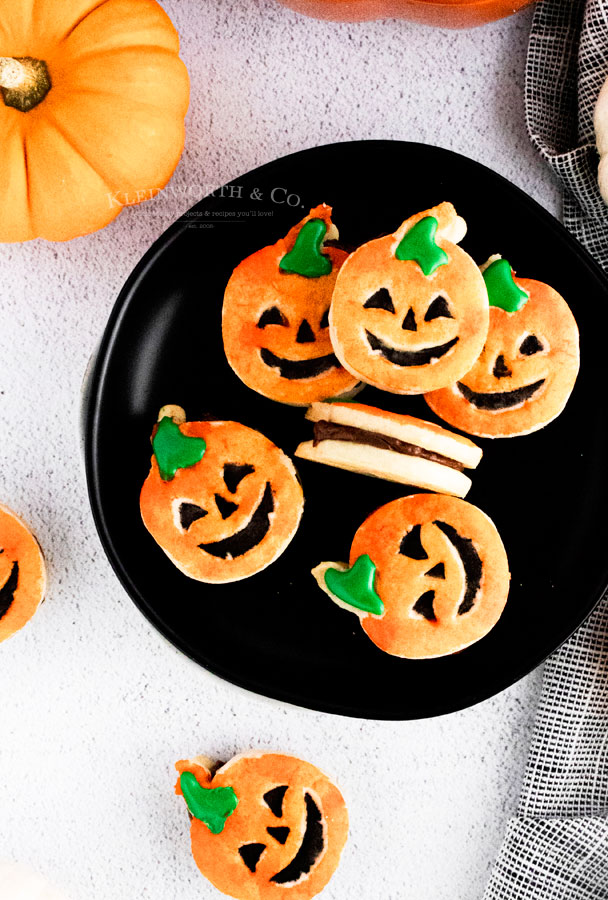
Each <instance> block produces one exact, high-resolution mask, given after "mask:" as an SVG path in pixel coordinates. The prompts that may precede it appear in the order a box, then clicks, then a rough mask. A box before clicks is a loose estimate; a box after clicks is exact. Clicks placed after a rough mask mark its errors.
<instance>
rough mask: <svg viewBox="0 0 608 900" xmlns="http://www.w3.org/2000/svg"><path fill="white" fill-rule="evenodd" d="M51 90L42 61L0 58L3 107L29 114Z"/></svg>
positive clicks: (27, 57)
mask: <svg viewBox="0 0 608 900" xmlns="http://www.w3.org/2000/svg"><path fill="white" fill-rule="evenodd" d="M50 89H51V76H50V75H49V70H48V68H47V65H46V63H45V62H44V60H42V59H32V57H30V56H21V57H12V56H0V92H1V93H2V99H3V100H4V104H5V106H11V107H12V108H13V109H17V110H19V112H29V111H30V110H31V109H34V107H35V106H38V104H39V103H42V101H43V100H44V98H45V97H46V95H47V94H48V92H49V91H50Z"/></svg>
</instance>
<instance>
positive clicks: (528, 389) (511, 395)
mask: <svg viewBox="0 0 608 900" xmlns="http://www.w3.org/2000/svg"><path fill="white" fill-rule="evenodd" d="M545 380H546V379H545V378H541V379H540V381H535V382H534V383H533V384H527V385H524V387H521V388H517V389H516V390H514V391H498V392H496V393H490V394H483V393H478V392H477V391H473V390H471V388H470V387H467V386H466V384H463V383H462V381H459V382H458V390H459V391H460V393H461V394H462V396H463V397H464V398H465V400H468V402H469V403H470V404H471V405H472V406H475V407H476V408H477V409H488V410H500V409H510V408H511V407H513V406H520V405H521V404H522V403H525V402H526V400H529V399H530V398H531V397H533V396H534V394H535V393H536V392H537V391H538V390H540V388H541V387H542V386H543V384H544V383H545Z"/></svg>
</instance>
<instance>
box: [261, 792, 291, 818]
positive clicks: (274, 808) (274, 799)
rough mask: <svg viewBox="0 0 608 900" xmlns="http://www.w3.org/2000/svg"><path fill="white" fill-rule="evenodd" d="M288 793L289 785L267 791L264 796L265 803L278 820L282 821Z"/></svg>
mask: <svg viewBox="0 0 608 900" xmlns="http://www.w3.org/2000/svg"><path fill="white" fill-rule="evenodd" d="M286 793H287V785H286V784H283V785H281V786H280V787H276V788H272V790H270V791H266V793H265V794H264V803H265V804H266V806H267V807H268V809H269V810H270V811H271V813H272V814H273V815H274V816H276V817H277V819H280V818H281V816H282V815H283V800H284V799H285V794H286Z"/></svg>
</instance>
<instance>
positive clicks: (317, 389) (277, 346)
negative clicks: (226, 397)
mask: <svg viewBox="0 0 608 900" xmlns="http://www.w3.org/2000/svg"><path fill="white" fill-rule="evenodd" d="M337 236H338V232H337V229H336V227H335V226H334V225H333V224H332V221H331V207H329V206H326V205H322V206H318V207H316V208H315V209H312V210H311V211H310V215H308V216H306V218H305V219H303V220H302V221H301V222H300V223H299V224H298V225H296V226H294V227H293V228H292V229H291V231H290V232H289V233H288V234H287V236H286V237H284V238H281V240H279V241H277V243H276V244H272V245H271V246H268V247H264V248H262V249H261V250H258V251H257V252H256V253H253V254H252V255H251V256H248V257H247V259H245V260H243V262H242V263H240V265H238V266H237V268H236V269H235V270H234V272H233V274H232V276H231V278H230V281H229V282H228V285H227V287H226V293H225V295H224V307H223V313H222V333H223V338H224V350H225V351H226V358H227V359H228V362H229V363H230V365H231V366H232V368H233V369H234V371H235V372H236V374H237V375H238V377H239V378H240V379H241V380H242V381H244V382H245V384H246V385H247V386H248V387H250V388H252V389H253V390H254V391H257V392H258V393H260V394H263V395H264V396H265V397H269V398H270V399H271V400H279V401H280V402H281V403H290V404H293V405H295V406H307V405H308V404H309V403H312V402H313V401H314V400H325V399H326V398H328V397H336V396H343V395H345V394H347V393H349V392H350V391H351V390H352V389H353V388H354V387H355V385H356V384H357V382H358V379H357V378H353V376H352V375H351V374H350V372H347V371H346V370H345V369H343V368H342V366H341V365H340V363H339V362H338V360H337V359H336V357H335V355H334V351H333V348H332V346H331V341H330V338H329V319H328V315H329V304H330V302H331V296H332V291H333V289H334V284H335V282H336V278H337V275H338V271H339V270H340V267H341V265H342V264H343V262H344V260H345V259H346V257H347V255H348V254H347V253H346V252H345V251H344V250H340V249H338V248H337V247H325V246H324V242H325V241H326V240H329V239H330V238H331V239H335V238H336V237H337Z"/></svg>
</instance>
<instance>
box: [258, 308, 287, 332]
mask: <svg viewBox="0 0 608 900" xmlns="http://www.w3.org/2000/svg"><path fill="white" fill-rule="evenodd" d="M267 325H289V322H288V321H287V319H286V318H285V316H284V315H283V313H282V312H281V310H280V309H279V307H278V306H271V307H270V308H269V309H265V310H264V312H263V313H262V315H261V316H260V319H259V321H258V325H257V327H258V328H266V326H267Z"/></svg>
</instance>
